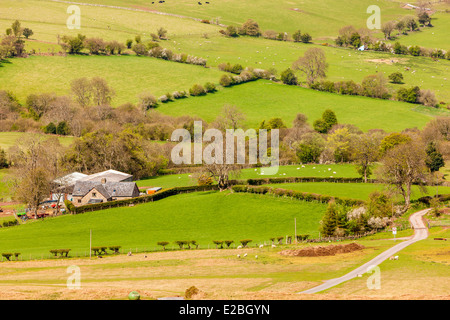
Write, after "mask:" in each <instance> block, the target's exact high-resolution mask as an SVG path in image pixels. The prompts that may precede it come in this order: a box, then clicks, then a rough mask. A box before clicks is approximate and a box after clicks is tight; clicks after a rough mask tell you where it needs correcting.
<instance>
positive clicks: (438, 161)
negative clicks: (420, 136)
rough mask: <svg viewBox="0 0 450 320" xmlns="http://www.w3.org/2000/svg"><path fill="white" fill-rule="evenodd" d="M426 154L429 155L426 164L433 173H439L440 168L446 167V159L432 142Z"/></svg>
mask: <svg viewBox="0 0 450 320" xmlns="http://www.w3.org/2000/svg"><path fill="white" fill-rule="evenodd" d="M425 152H426V154H427V157H426V160H425V164H426V165H427V167H428V169H429V170H430V172H431V173H433V172H437V171H439V169H440V168H442V167H444V166H445V162H444V157H443V156H442V153H440V152H439V150H438V149H437V147H436V143H435V142H433V141H432V142H430V143H428V145H427V147H426V150H425Z"/></svg>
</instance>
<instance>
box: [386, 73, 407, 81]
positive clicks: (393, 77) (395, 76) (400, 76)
mask: <svg viewBox="0 0 450 320" xmlns="http://www.w3.org/2000/svg"><path fill="white" fill-rule="evenodd" d="M388 78H389V80H391V82H392V83H402V82H403V74H402V73H401V72H394V73H391V74H390V75H389V77H388Z"/></svg>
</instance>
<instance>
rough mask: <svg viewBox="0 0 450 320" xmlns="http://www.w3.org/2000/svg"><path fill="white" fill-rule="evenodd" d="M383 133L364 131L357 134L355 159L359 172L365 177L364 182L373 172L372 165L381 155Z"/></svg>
mask: <svg viewBox="0 0 450 320" xmlns="http://www.w3.org/2000/svg"><path fill="white" fill-rule="evenodd" d="M381 139H382V135H380V134H378V133H373V134H370V133H364V134H361V135H356V136H355V141H354V142H353V143H354V159H355V162H356V166H357V169H358V171H359V173H360V174H361V175H362V176H363V177H364V182H367V178H368V177H369V176H370V174H371V173H372V166H373V164H374V162H375V161H377V160H378V158H379V156H380V143H381Z"/></svg>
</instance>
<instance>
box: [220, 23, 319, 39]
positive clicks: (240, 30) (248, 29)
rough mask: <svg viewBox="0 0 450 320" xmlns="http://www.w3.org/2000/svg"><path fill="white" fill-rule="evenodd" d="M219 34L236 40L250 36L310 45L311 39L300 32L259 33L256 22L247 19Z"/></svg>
mask: <svg viewBox="0 0 450 320" xmlns="http://www.w3.org/2000/svg"><path fill="white" fill-rule="evenodd" d="M219 32H220V33H221V34H223V35H225V36H227V37H232V38H236V37H239V36H250V37H263V38H265V39H270V40H278V41H293V42H303V43H310V42H311V40H312V37H311V35H310V34H309V33H307V32H305V33H302V32H301V30H296V31H295V32H294V33H292V34H289V33H287V32H277V31H274V30H265V31H261V29H260V27H259V24H258V22H256V21H254V20H253V19H248V20H247V21H245V22H244V23H243V24H242V25H241V26H238V27H236V26H234V25H229V26H227V27H226V28H225V29H224V30H220V31H219Z"/></svg>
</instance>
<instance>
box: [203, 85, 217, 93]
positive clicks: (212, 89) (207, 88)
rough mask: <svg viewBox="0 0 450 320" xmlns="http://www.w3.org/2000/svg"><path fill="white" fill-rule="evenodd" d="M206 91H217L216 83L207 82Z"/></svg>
mask: <svg viewBox="0 0 450 320" xmlns="http://www.w3.org/2000/svg"><path fill="white" fill-rule="evenodd" d="M205 91H206V92H208V93H210V92H215V91H216V85H215V84H214V83H211V82H207V83H205Z"/></svg>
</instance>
